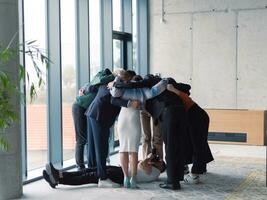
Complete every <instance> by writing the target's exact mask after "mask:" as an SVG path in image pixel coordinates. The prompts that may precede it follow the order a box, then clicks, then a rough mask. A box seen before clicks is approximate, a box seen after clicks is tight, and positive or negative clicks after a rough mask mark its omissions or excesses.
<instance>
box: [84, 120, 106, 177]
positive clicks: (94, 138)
mask: <svg viewBox="0 0 267 200" xmlns="http://www.w3.org/2000/svg"><path fill="white" fill-rule="evenodd" d="M87 127H88V167H96V169H97V170H96V172H97V176H98V178H100V179H106V178H107V173H106V159H107V156H108V147H109V145H108V141H109V135H110V130H109V127H106V126H104V125H102V124H101V123H100V122H98V121H97V120H95V119H93V118H91V117H89V116H87Z"/></svg>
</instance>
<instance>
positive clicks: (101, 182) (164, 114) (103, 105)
mask: <svg viewBox="0 0 267 200" xmlns="http://www.w3.org/2000/svg"><path fill="white" fill-rule="evenodd" d="M190 89H191V86H190V85H188V84H184V83H177V82H176V81H175V80H174V79H173V78H160V77H159V76H154V75H152V74H148V75H146V76H144V77H141V76H140V75H136V73H135V72H134V71H131V70H123V69H119V70H116V71H115V72H113V73H112V72H111V71H110V70H109V69H104V70H102V71H100V72H98V73H97V75H96V76H95V77H94V78H93V80H92V81H91V82H89V83H88V84H86V85H85V86H83V87H82V88H81V89H80V90H79V95H78V96H77V98H76V102H75V103H74V104H73V107H72V114H73V119H74V125H75V133H76V147H75V159H76V164H77V167H78V170H77V171H74V172H65V171H62V170H58V169H56V168H55V167H54V166H53V165H52V163H48V164H47V165H46V169H45V170H44V171H43V177H44V179H45V180H46V181H47V182H48V183H49V184H50V186H51V187H52V188H55V187H56V186H57V185H58V184H66V185H81V184H89V183H95V184H98V187H120V186H121V185H122V186H123V187H124V188H132V189H135V188H138V183H141V182H151V181H155V180H157V179H158V177H159V176H160V174H161V173H162V172H164V171H165V170H166V173H167V180H166V181H165V182H163V183H160V184H159V187H161V188H164V189H171V190H178V189H180V188H181V186H180V181H184V182H185V183H193V184H194V183H198V182H199V180H200V175H201V174H205V173H206V172H207V163H209V162H211V161H212V160H213V156H212V153H211V151H210V148H209V145H208V142H207V137H208V128H209V116H208V114H207V113H206V112H205V110H203V109H202V108H201V107H200V106H199V105H197V104H196V103H195V102H194V101H193V100H192V99H191V98H190ZM116 119H118V121H117V132H118V135H119V144H120V145H119V155H120V166H111V165H107V164H106V163H107V157H108V153H109V138H110V129H111V128H112V126H113V125H114V123H115V121H116ZM151 121H152V122H153V123H151ZM152 130H153V131H152ZM152 132H153V136H152ZM141 138H142V154H143V159H142V160H140V161H139V160H138V150H139V144H140V140H141ZM163 142H164V147H165V152H164V153H163ZM86 146H87V151H86V152H87V155H86V157H87V167H86V164H85V161H84V148H85V147H86ZM163 155H165V158H164V157H163ZM164 160H165V161H164ZM189 164H192V167H191V170H189V167H188V165H189ZM189 171H190V172H189Z"/></svg>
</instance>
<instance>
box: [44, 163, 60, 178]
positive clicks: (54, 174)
mask: <svg viewBox="0 0 267 200" xmlns="http://www.w3.org/2000/svg"><path fill="white" fill-rule="evenodd" d="M45 169H46V172H47V174H48V175H49V177H50V180H51V181H52V182H53V183H57V182H58V180H59V172H58V170H57V169H56V168H55V167H54V166H53V165H52V163H49V164H46V165H45Z"/></svg>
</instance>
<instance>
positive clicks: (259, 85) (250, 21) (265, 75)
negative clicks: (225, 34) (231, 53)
mask: <svg viewBox="0 0 267 200" xmlns="http://www.w3.org/2000/svg"><path fill="white" fill-rule="evenodd" d="M266 19H267V10H254V11H243V12H239V17H238V21H239V28H238V68H237V69H238V78H239V79H238V90H237V91H238V93H237V94H238V95H237V102H238V108H246V109H265V110H266V109H267V22H266Z"/></svg>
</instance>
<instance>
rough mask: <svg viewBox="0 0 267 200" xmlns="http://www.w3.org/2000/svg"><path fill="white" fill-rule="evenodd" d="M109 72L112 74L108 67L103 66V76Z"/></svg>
mask: <svg viewBox="0 0 267 200" xmlns="http://www.w3.org/2000/svg"><path fill="white" fill-rule="evenodd" d="M110 74H112V72H111V71H110V69H109V68H105V69H104V70H103V75H104V76H107V75H110Z"/></svg>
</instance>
